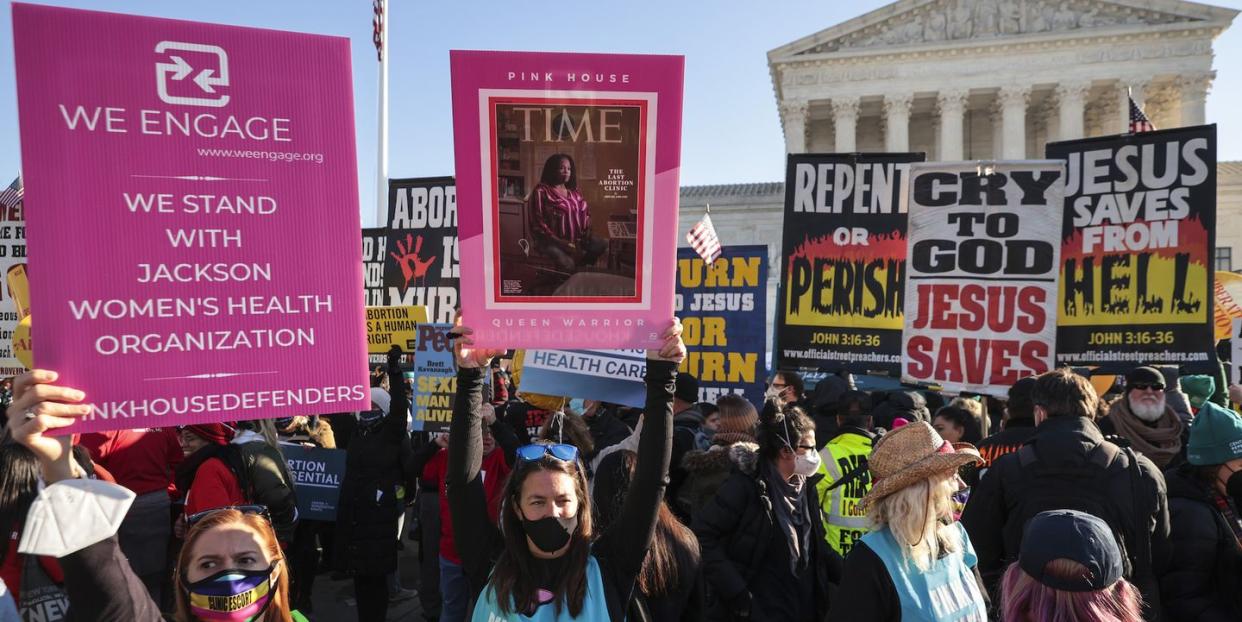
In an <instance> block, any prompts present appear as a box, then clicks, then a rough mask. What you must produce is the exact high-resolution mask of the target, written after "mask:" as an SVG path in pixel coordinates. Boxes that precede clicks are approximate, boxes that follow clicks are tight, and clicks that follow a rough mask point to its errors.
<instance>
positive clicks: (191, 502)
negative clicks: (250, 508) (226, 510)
mask: <svg viewBox="0 0 1242 622" xmlns="http://www.w3.org/2000/svg"><path fill="white" fill-rule="evenodd" d="M246 503H247V501H246V497H245V496H243V495H242V491H241V485H240V484H238V483H237V476H236V475H234V474H233V471H232V469H230V468H229V466H228V465H227V464H225V463H224V461H223V460H220V459H219V458H208V459H206V460H204V461H203V463H202V464H201V465H199V467H198V471H196V472H195V473H194V483H193V484H190V491H189V493H187V494H186V496H185V515H186V516H187V517H189V516H191V515H193V514H197V513H199V512H202V511H203V510H210V509H212V508H222V507H226V506H230V505H245V504H246Z"/></svg>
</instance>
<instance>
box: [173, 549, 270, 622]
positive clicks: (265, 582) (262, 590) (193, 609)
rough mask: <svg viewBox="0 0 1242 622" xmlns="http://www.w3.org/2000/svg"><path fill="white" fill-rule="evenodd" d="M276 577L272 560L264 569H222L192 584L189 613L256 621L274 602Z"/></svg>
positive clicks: (214, 617) (198, 616)
mask: <svg viewBox="0 0 1242 622" xmlns="http://www.w3.org/2000/svg"><path fill="white" fill-rule="evenodd" d="M277 576H278V575H277V573H276V564H275V563H273V564H272V565H271V566H269V567H268V568H266V569H264V570H221V571H220V572H217V573H216V574H213V575H211V576H210V577H207V578H206V579H202V580H200V581H195V582H194V583H190V584H189V585H188V587H189V590H190V613H192V614H193V615H194V616H195V617H197V618H198V619H200V620H231V621H237V622H250V621H251V620H255V619H257V618H258V617H259V616H260V615H261V614H262V613H263V611H264V610H265V609H267V606H268V604H269V603H271V601H272V592H273V591H274V590H275V589H276V577H277Z"/></svg>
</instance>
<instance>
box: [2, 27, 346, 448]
mask: <svg viewBox="0 0 1242 622" xmlns="http://www.w3.org/2000/svg"><path fill="white" fill-rule="evenodd" d="M13 33H14V47H15V51H16V65H17V86H18V104H19V109H20V119H21V138H22V161H23V164H24V170H25V182H26V205H27V206H28V207H29V208H30V209H29V211H28V213H27V227H28V229H27V235H28V244H29V256H30V265H31V266H32V268H33V269H34V270H35V271H37V272H38V273H39V274H41V275H44V276H45V277H46V278H47V282H49V283H56V286H53V287H36V288H34V289H33V290H32V292H31V293H32V294H33V299H32V303H31V307H32V312H33V313H34V314H37V315H38V316H39V320H38V322H36V323H35V324H34V336H33V337H34V341H35V342H36V343H38V344H39V365H40V366H41V367H45V368H47V369H54V370H57V371H58V372H60V381H59V382H60V383H62V384H64V385H68V386H73V387H78V388H81V389H82V390H84V391H85V392H86V395H87V396H88V399H89V400H90V402H91V403H92V404H93V405H94V412H93V413H92V414H91V415H90V416H88V417H87V418H86V419H84V420H83V421H82V422H81V424H80V425H78V426H76V427H75V428H74V431H77V432H86V431H92V430H106V429H116V428H143V427H150V426H170V425H177V424H182V423H194V422H204V421H212V420H220V419H230V420H235V419H248V418H256V417H277V416H288V415H308V414H316V413H327V412H342V411H350V410H360V409H366V408H368V407H369V404H370V394H369V383H368V381H367V377H366V368H365V367H364V366H362V365H361V364H359V365H347V364H342V362H348V361H359V362H361V361H364V360H366V335H365V332H364V331H365V328H364V324H363V317H364V315H363V309H362V298H363V286H362V278H361V276H362V275H361V271H360V270H359V269H358V266H359V265H360V262H361V260H362V250H361V239H360V237H359V235H358V231H359V223H358V189H357V182H356V178H357V168H356V161H355V156H354V131H353V127H354V112H353V103H352V101H351V96H350V94H351V92H352V88H353V85H352V83H351V82H350V59H349V41H348V40H347V39H343V38H337V37H323V36H313V35H304V34H294V33H287V32H279V31H272V30H258V29H249V28H236V27H230V26H215V25H207V24H200V23H194V22H183V21H174V20H163V19H153V18H146V17H134V16H127V15H118V14H111V13H98V12H92V11H77V10H69V9H59V8H50V7H43V6H35V5H28V4H15V5H13Z"/></svg>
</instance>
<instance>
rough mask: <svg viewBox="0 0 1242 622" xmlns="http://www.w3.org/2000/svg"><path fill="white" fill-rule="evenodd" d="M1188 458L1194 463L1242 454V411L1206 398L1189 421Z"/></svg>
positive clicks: (1209, 462)
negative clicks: (1240, 412)
mask: <svg viewBox="0 0 1242 622" xmlns="http://www.w3.org/2000/svg"><path fill="white" fill-rule="evenodd" d="M1186 458H1187V460H1189V461H1190V463H1191V464H1193V465H1195V466H1206V465H1212V464H1224V463H1226V462H1229V461H1230V460H1233V459H1235V458H1242V415H1239V414H1238V413H1236V412H1234V411H1232V410H1229V409H1227V408H1222V407H1220V406H1217V405H1216V404H1214V403H1212V402H1204V403H1203V407H1202V408H1200V409H1199V414H1197V415H1195V420H1194V421H1193V422H1192V423H1191V424H1190V442H1189V443H1187V444H1186Z"/></svg>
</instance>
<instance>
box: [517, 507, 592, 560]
mask: <svg viewBox="0 0 1242 622" xmlns="http://www.w3.org/2000/svg"><path fill="white" fill-rule="evenodd" d="M522 529H524V530H525V531H526V536H527V537H528V538H530V541H531V542H534V543H535V546H536V547H537V548H538V549H539V550H540V551H543V552H544V553H555V552H557V551H559V550H561V549H562V548H565V545H566V544H569V539H570V538H571V537H573V534H574V532H575V531H577V530H578V517H577V516H574V517H572V518H557V517H555V516H545V517H543V518H541V519H539V520H529V519H527V518H526V516H524V515H523V516H522Z"/></svg>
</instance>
